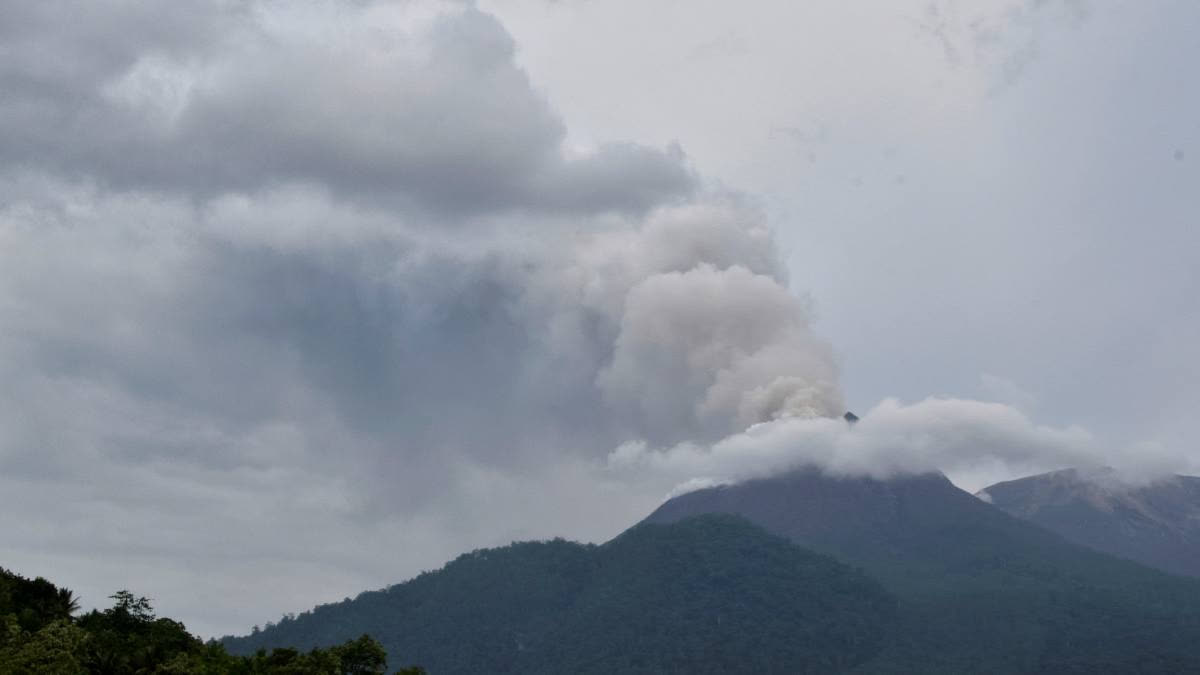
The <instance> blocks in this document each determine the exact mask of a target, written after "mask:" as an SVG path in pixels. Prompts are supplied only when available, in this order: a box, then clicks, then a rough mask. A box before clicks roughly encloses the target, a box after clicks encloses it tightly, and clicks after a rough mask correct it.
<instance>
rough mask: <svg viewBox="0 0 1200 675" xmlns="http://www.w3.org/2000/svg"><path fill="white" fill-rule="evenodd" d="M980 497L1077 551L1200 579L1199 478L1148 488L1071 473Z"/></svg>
mask: <svg viewBox="0 0 1200 675" xmlns="http://www.w3.org/2000/svg"><path fill="white" fill-rule="evenodd" d="M976 495H977V496H978V497H979V498H981V499H983V500H984V501H987V502H988V503H990V504H992V505H994V506H996V507H997V508H999V509H1002V510H1003V511H1005V512H1007V513H1009V514H1011V515H1013V516H1016V517H1018V518H1021V519H1024V520H1028V521H1030V522H1032V523H1036V524H1038V525H1040V526H1042V527H1044V528H1046V529H1048V530H1050V531H1052V532H1055V533H1057V534H1059V535H1061V536H1063V537H1064V538H1066V539H1068V540H1070V541H1073V542H1075V543H1077V544H1082V545H1084V546H1087V547H1089V548H1093V549H1095V550H1097V551H1102V552H1104V553H1108V554H1111V555H1115V556H1119V557H1121V558H1128V559H1129V560H1134V561H1137V562H1140V563H1142V564H1143V565H1148V566H1150V567H1155V568H1158V569H1161V570H1165V571H1167V572H1171V573H1174V574H1184V575H1187V576H1192V577H1200V478H1197V477H1195V476H1169V477H1165V478H1163V479H1161V480H1156V481H1154V482H1151V483H1147V484H1141V485H1130V484H1127V483H1124V482H1123V481H1122V480H1121V479H1120V478H1119V477H1118V476H1117V475H1116V474H1114V473H1113V472H1112V471H1111V470H1098V471H1081V470H1078V469H1065V470H1062V471H1054V472H1051V473H1044V474H1040V475H1037V476H1029V477H1027V478H1020V479H1017V480H1011V481H1005V482H1002V483H996V484H995V485H990V486H988V487H986V488H984V489H983V490H980V491H979V492H978V493H976Z"/></svg>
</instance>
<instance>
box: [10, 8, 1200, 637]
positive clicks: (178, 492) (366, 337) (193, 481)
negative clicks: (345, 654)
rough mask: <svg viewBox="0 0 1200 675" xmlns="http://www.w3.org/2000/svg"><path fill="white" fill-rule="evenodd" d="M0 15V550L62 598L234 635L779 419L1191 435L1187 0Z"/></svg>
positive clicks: (604, 534)
mask: <svg viewBox="0 0 1200 675" xmlns="http://www.w3.org/2000/svg"><path fill="white" fill-rule="evenodd" d="M747 5H749V6H747ZM0 15H2V16H4V17H5V20H4V21H3V22H0V377H3V381H4V383H5V386H4V387H3V389H2V390H0V528H2V529H0V531H3V532H4V533H5V537H4V539H5V543H4V545H3V547H0V553H2V554H3V555H2V557H3V559H2V560H0V565H3V566H5V567H8V568H11V569H13V570H15V571H17V572H20V573H23V574H27V575H42V576H45V577H47V578H50V579H51V580H53V581H55V582H56V583H59V584H62V585H65V586H67V587H69V588H72V589H73V590H75V591H77V592H79V593H80V594H81V595H82V600H83V604H84V606H85V607H91V606H97V605H100V606H103V605H104V604H105V603H106V596H107V595H109V594H111V593H113V592H115V591H116V590H118V589H122V588H129V589H131V590H133V591H135V592H136V593H138V594H143V595H147V596H149V597H150V598H151V599H152V601H153V602H154V604H155V607H156V609H157V610H158V611H159V612H160V613H162V614H163V615H166V616H171V617H173V618H176V619H179V620H181V621H183V622H184V623H185V624H186V625H187V626H188V627H189V629H191V630H193V631H195V632H197V633H199V634H201V635H204V636H215V635H222V634H228V633H243V632H246V631H248V630H249V628H250V627H251V626H252V625H254V624H260V625H261V624H263V623H265V622H266V621H268V620H273V619H277V618H278V617H279V616H280V615H282V614H283V613H285V612H299V611H303V610H305V609H308V608H310V607H312V606H313V605H314V604H317V603H322V602H331V601H338V600H341V599H342V598H343V597H347V596H354V595H355V594H357V593H358V592H360V591H362V590H367V589H374V588H379V587H382V586H384V585H387V584H390V583H395V582H399V581H403V580H404V579H407V578H410V577H411V576H413V575H414V574H416V573H418V572H420V571H422V570H427V569H435V568H437V567H438V566H440V565H441V564H442V563H444V562H445V561H447V560H449V559H451V558H453V557H454V556H456V555H458V554H459V553H462V552H465V551H469V550H471V549H474V548H478V547H485V546H495V545H503V544H505V543H508V542H510V541H512V540H514V539H529V538H545V537H551V536H566V537H568V538H572V539H578V540H587V541H604V540H606V539H607V538H609V537H611V536H613V535H615V534H616V533H618V532H620V531H621V530H622V529H624V528H625V527H628V526H629V525H631V524H633V523H634V522H636V521H637V520H638V519H639V518H641V517H642V516H644V515H645V514H647V513H648V512H649V511H650V510H652V509H653V508H654V507H655V506H656V505H657V504H658V503H660V502H661V501H662V499H664V498H665V497H666V496H667V495H668V494H673V493H677V492H679V491H681V490H687V489H691V488H694V487H696V486H700V485H711V484H713V483H718V482H722V481H728V480H738V479H742V478H748V477H754V476H761V475H769V474H771V473H774V472H777V471H782V470H786V469H788V468H791V467H793V466H796V465H799V464H804V463H815V464H817V465H819V466H822V467H824V468H825V469H826V470H828V471H831V472H835V473H845V474H856V475H857V474H867V475H872V476H877V477H887V476H889V475H893V474H895V473H897V472H911V471H929V470H942V471H945V472H946V473H947V474H948V475H949V476H950V477H951V479H952V480H954V481H955V482H956V483H957V484H958V485H960V486H961V487H963V488H964V489H968V490H977V489H979V488H981V487H984V486H986V485H988V484H989V483H991V482H993V481H996V480H1002V479H1008V478H1013V477H1017V476H1020V475H1026V474H1028V473H1033V472H1036V471H1042V470H1050V469H1056V468H1062V467H1065V466H1076V465H1086V464H1093V465H1111V466H1116V467H1118V468H1119V469H1121V470H1122V471H1123V472H1124V474H1125V475H1127V476H1128V477H1129V479H1130V480H1131V481H1144V480H1152V479H1153V478H1154V477H1157V476H1160V475H1164V474H1167V473H1170V472H1195V471H1200V467H1198V466H1197V457H1196V453H1195V444H1194V440H1193V439H1194V437H1195V434H1194V433H1193V428H1194V421H1193V418H1194V416H1193V415H1191V414H1190V413H1191V412H1192V411H1193V410H1195V409H1196V408H1197V406H1198V405H1200V365H1198V364H1200V311H1198V309H1200V303H1197V301H1196V294H1197V292H1198V291H1200V280H1198V275H1197V272H1196V263H1195V260H1196V251H1197V250H1200V227H1197V223H1196V222H1195V214H1196V213H1197V212H1198V209H1197V206H1200V204H1198V203H1197V202H1198V201H1200V189H1198V188H1200V92H1198V90H1197V88H1196V87H1195V86H1194V82H1193V80H1194V78H1191V77H1190V72H1191V65H1192V64H1194V63H1197V62H1200V43H1197V42H1196V41H1195V39H1194V35H1195V34H1196V31H1197V29H1198V28H1200V6H1196V5H1195V4H1194V3H1191V2H1183V1H1180V2H1170V1H1167V0H1151V1H1149V2H1117V1H1113V2H1103V3H1102V2H1091V1H1088V0H1058V1H1056V0H976V1H972V2H967V1H965V0H957V1H955V0H933V1H929V0H923V1H920V2H907V1H904V2H868V3H844V2H834V1H832V0H829V1H825V0H820V1H814V2H806V3H793V2H766V1H764V2H760V3H727V2H708V1H689V2H679V1H674V0H662V1H660V2H654V3H646V2H638V3H634V2H626V1H625V0H611V1H606V2H597V1H595V0H557V1H551V0H478V1H477V2H474V3H469V2H459V1H450V0H445V1H438V2H435V1H432V0H430V1H425V0H420V1H412V2H392V3H387V2H373V1H371V0H357V1H353V2H352V1H350V0H344V1H342V2H333V1H328V2H318V1H315V0H314V1H312V2H304V3H283V2H269V1H254V2H222V1H219V0H184V1H181V2H175V3H169V4H168V3H162V4H150V3H147V4H136V3H126V2H118V1H115V0H113V1H111V2H110V1H99V2H97V1H91V2H61V3H21V2H5V3H2V4H0ZM847 409H849V410H853V411H855V412H856V413H858V414H859V415H860V416H861V418H862V420H861V421H860V422H859V423H858V424H856V425H855V426H854V427H853V428H851V427H848V426H847V425H846V424H845V423H843V422H842V421H841V420H840V419H839V418H840V416H841V414H842V413H843V412H844V411H846V410H847Z"/></svg>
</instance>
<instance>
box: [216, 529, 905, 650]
mask: <svg viewBox="0 0 1200 675" xmlns="http://www.w3.org/2000/svg"><path fill="white" fill-rule="evenodd" d="M894 617H895V600H894V599H893V598H892V597H891V596H890V595H889V594H888V593H887V592H885V591H884V590H883V589H882V588H881V587H880V585H879V584H878V583H876V582H874V581H872V580H870V579H869V578H867V577H865V576H864V575H862V574H861V573H859V572H857V571H855V570H852V569H850V568H847V567H846V566H844V565H842V564H840V563H838V562H837V561H835V560H833V559H831V558H828V557H826V556H821V555H817V554H813V553H810V552H807V551H804V550H802V549H800V548H799V547H797V546H795V545H793V544H791V543H789V542H787V541H786V540H784V539H782V538H780V537H777V536H774V535H771V534H768V533H767V532H765V531H764V530H762V529H761V528H759V527H757V526H754V525H751V524H750V523H748V522H746V521H745V520H743V519H740V518H736V517H731V516H714V515H707V516H703V517H697V518H691V519H685V520H682V521H681V522H678V523H675V524H671V525H658V524H646V525H642V526H638V527H635V528H632V529H631V530H629V531H627V532H625V533H624V534H622V535H621V536H619V537H617V538H616V539H614V540H612V541H610V542H608V543H606V544H604V545H602V546H591V545H587V546H585V545H580V544H575V543H570V542H566V541H561V540H556V541H551V542H539V543H521V544H513V545H511V546H507V547H504V548H499V549H491V550H485V551H476V552H474V553H470V554H466V555H463V556H460V557H459V558H458V559H456V560H454V561H453V562H451V563H449V564H447V565H446V566H445V567H444V568H443V569H441V570H439V571H437V572H431V573H426V574H423V575H421V576H419V577H417V578H416V579H413V580H412V581H409V582H407V583H404V584H399V585H396V586H393V587H391V588H388V589H386V590H383V591H376V592H369V593H363V594H361V595H360V596H359V597H358V598H356V599H355V600H352V601H346V602H343V603H339V604H334V605H325V606H321V607H318V608H316V609H315V610H313V611H312V612H307V613H305V614H303V615H301V616H300V617H298V618H296V619H293V620H285V621H282V622H280V623H279V624H278V625H275V626H271V627H268V628H267V629H266V630H264V631H261V632H259V633H256V634H254V635H251V636H247V637H243V638H226V639H225V640H224V641H223V642H224V644H225V645H226V646H227V647H228V648H229V649H230V651H233V652H235V653H247V652H252V651H253V650H255V649H258V648H261V647H268V646H283V645H289V646H296V647H300V648H304V649H306V648H309V647H312V646H317V645H326V644H334V643H337V642H340V641H343V640H344V639H345V638H344V637H343V636H348V635H349V636H354V635H359V634H361V633H364V632H368V633H370V634H371V635H373V636H375V637H376V638H378V639H379V640H380V641H381V642H382V643H383V644H384V646H385V647H386V648H387V650H388V652H389V653H391V654H403V655H404V658H405V659H407V660H411V661H415V662H418V663H421V664H422V665H423V666H425V667H426V668H428V669H429V671H430V672H431V673H479V672H491V673H502V672H521V673H564V672H577V673H588V672H606V673H607V672H622V673H625V672H647V673H650V672H653V673H661V672H681V673H682V672H687V673H695V672H737V671H742V672H789V673H795V672H821V673H826V672H839V671H845V670H847V669H849V668H851V667H852V666H854V665H856V664H858V663H861V662H863V661H865V660H867V659H868V658H870V657H871V656H873V655H874V654H875V653H876V652H878V650H879V649H880V647H881V645H882V640H883V639H884V635H885V632H886V631H887V629H888V627H889V626H890V625H891V623H892V622H893V621H894Z"/></svg>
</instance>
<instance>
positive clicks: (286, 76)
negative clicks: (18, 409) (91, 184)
mask: <svg viewBox="0 0 1200 675" xmlns="http://www.w3.org/2000/svg"><path fill="white" fill-rule="evenodd" d="M83 4H84V5H86V6H88V7H90V5H88V3H83ZM317 7H320V6H317ZM278 9H279V8H278V7H274V6H270V5H266V4H263V3H258V4H254V5H251V6H249V7H245V6H240V5H236V4H223V3H216V2H213V3H199V2H198V3H194V4H192V5H189V6H188V8H187V11H183V10H177V11H173V12H164V11H163V10H162V8H155V7H154V6H149V5H147V6H136V8H132V7H129V6H125V5H122V7H121V8H120V11H112V12H108V11H106V9H105V8H96V7H92V8H91V9H84V10H82V11H84V12H85V13H87V14H89V15H90V13H91V12H96V13H98V14H101V15H103V19H102V20H99V19H98V20H97V21H96V22H95V23H94V24H93V25H91V26H90V28H88V29H87V30H86V31H85V32H84V33H83V34H82V35H75V34H72V33H70V32H65V33H64V32H63V31H61V30H59V27H60V26H61V25H63V24H70V25H74V24H75V23H76V22H77V21H78V19H77V18H76V17H72V20H71V21H70V22H67V21H65V19H66V15H67V14H69V12H67V11H65V10H64V11H62V12H61V13H54V14H52V13H49V12H47V11H42V12H31V11H26V10H20V11H19V12H18V13H19V14H20V16H19V17H18V19H19V21H18V23H20V24H21V26H22V29H23V30H22V34H23V35H24V36H25V37H24V38H23V39H21V40H14V41H11V42H9V43H8V48H7V50H6V51H7V52H8V53H7V54H6V56H7V57H8V58H7V59H6V62H7V65H6V67H4V68H3V70H0V89H2V90H4V91H5V92H6V95H5V96H4V98H3V102H2V103H0V128H3V137H4V138H5V142H4V143H3V144H2V145H0V155H2V156H3V157H4V159H5V161H6V163H7V164H9V165H10V166H12V165H18V166H26V167H41V168H44V169H48V170H51V171H55V172H61V173H64V174H66V175H73V176H85V177H88V178H89V179H92V180H95V181H97V182H98V183H100V184H102V185H105V186H109V187H111V188H115V189H124V190H142V189H150V190H161V191H168V192H175V193H180V194H185V195H196V196H200V197H205V198H207V197H211V196H215V195H219V194H222V193H225V192H231V191H232V192H254V191H257V190H259V189H262V188H264V187H271V186H278V185H281V184H287V183H296V182H299V183H316V184H319V185H324V186H327V187H329V188H330V189H332V190H333V191H334V192H336V193H338V194H341V195H344V196H346V197H349V198H354V199H361V198H368V199H370V200H372V201H376V202H386V203H390V204H398V205H405V204H408V205H415V206H420V207H424V208H426V209H430V210H432V211H433V212H434V213H436V214H455V215H458V216H470V215H472V214H479V213H486V212H494V211H496V210H497V209H515V210H531V211H541V210H551V211H559V210H560V211H565V212H592V211H608V210H617V211H640V210H645V209H648V208H650V207H652V206H653V205H655V204H657V203H659V202H661V201H662V200H663V199H667V198H672V197H683V196H686V195H687V194H688V193H689V192H690V191H691V190H692V189H693V180H694V179H693V177H692V175H691V173H690V171H689V170H688V169H687V168H686V166H685V164H684V159H683V157H682V155H681V154H679V153H677V152H666V151H659V150H653V149H650V148H645V147H637V146H629V145H613V146H606V147H602V148H600V149H599V150H597V151H596V152H594V153H592V154H590V155H584V156H581V157H578V158H572V159H567V158H566V157H564V155H563V152H562V149H561V147H560V146H561V144H562V141H563V138H564V128H563V125H562V123H561V121H560V120H559V119H558V118H557V116H556V115H555V114H554V113H553V111H551V109H550V108H549V106H548V105H547V103H546V102H545V100H544V99H543V98H542V96H541V95H540V94H539V93H538V92H536V91H535V90H534V89H533V87H532V86H531V84H530V82H529V80H528V77H527V76H526V75H525V73H524V72H523V71H521V70H520V69H519V68H518V67H517V66H516V65H515V63H514V61H513V43H512V39H511V38H510V37H509V35H508V34H507V33H506V32H505V31H504V29H503V28H502V27H501V26H500V25H499V23H497V22H496V20H495V19H494V18H493V17H491V16H489V15H487V14H484V13H482V12H479V11H478V10H475V9H472V8H470V7H466V8H461V7H460V8H451V9H447V10H446V11H445V12H444V13H443V14H441V15H440V16H439V17H438V18H436V19H435V20H433V21H432V25H430V26H428V27H424V28H422V27H420V26H418V27H416V28H411V27H407V26H405V25H404V24H403V21H402V20H401V19H400V18H396V17H391V16H383V17H380V16H377V15H376V14H374V13H372V12H371V11H370V10H371V9H372V8H371V7H370V6H365V7H359V8H353V7H343V8H340V9H339V8H334V7H332V6H330V7H326V8H325V9H324V10H320V9H314V8H312V7H310V8H308V9H309V10H310V11H313V12H315V13H316V16H314V17H302V18H303V19H304V20H307V21H325V22H329V23H330V24H332V25H334V26H336V27H337V29H336V31H326V32H323V33H322V34H321V36H320V37H319V38H318V37H317V36H314V35H311V34H308V33H306V32H304V31H299V30H295V29H294V27H293V26H292V24H289V23H288V22H286V21H283V22H279V21H275V22H272V21H268V20H266V19H265V18H264V16H265V14H266V13H268V12H270V11H276V10H278ZM161 14H169V18H163V17H160V15H161ZM301 14H303V12H301ZM160 18H162V20H161V21H160ZM190 19H194V21H195V25H194V26H191V25H189V24H188V20H190ZM388 19H391V20H392V23H393V24H397V25H393V26H389V25H388V24H387V23H386V21H387V20H388ZM297 20H300V19H297ZM414 21H415V20H414ZM150 27H153V29H150ZM185 28H187V29H188V30H186V31H185V30H184V29H185ZM130 35H132V36H135V37H134V38H133V39H127V36H130ZM143 35H149V36H151V37H149V38H146V37H143ZM55 45H58V46H61V47H62V49H56V48H54V46H55ZM43 64H48V65H43Z"/></svg>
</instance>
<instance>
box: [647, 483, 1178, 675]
mask: <svg viewBox="0 0 1200 675" xmlns="http://www.w3.org/2000/svg"><path fill="white" fill-rule="evenodd" d="M702 513H733V514H737V515H741V516H743V517H745V518H747V519H748V520H750V521H751V522H754V523H757V524H759V525H762V526H763V527H764V528H766V529H767V530H768V531H770V532H774V533H776V534H779V535H781V536H784V537H787V538H788V539H790V540H792V541H794V542H796V543H797V544H799V545H801V546H803V547H806V548H810V549H812V550H815V551H818V552H821V553H826V554H828V555H832V556H834V557H836V558H838V559H839V560H842V561H845V562H847V563H849V564H852V565H856V566H859V567H861V568H862V569H863V570H864V571H865V572H867V573H868V574H870V575H871V576H873V577H875V578H877V579H879V580H880V581H882V582H883V583H884V586H885V587H886V588H888V590H890V591H892V592H893V593H895V594H896V595H897V597H898V598H899V600H900V612H901V621H900V623H899V624H898V630H897V632H895V633H894V634H893V635H892V640H891V642H890V643H889V645H888V646H887V647H885V649H884V650H883V651H882V652H881V653H880V655H879V656H877V657H876V658H875V659H874V660H872V661H870V662H868V663H867V664H864V665H863V666H862V667H860V670H861V671H863V672H923V673H935V672H945V673H954V672H1019V673H1027V672H1046V673H1050V672H1200V584H1198V583H1197V582H1194V581H1192V580H1187V579H1181V578H1177V577H1172V576H1170V575H1167V574H1163V573H1161V572H1158V571H1156V570H1151V569H1149V568H1146V567H1143V566H1142V565H1139V564H1136V563H1133V562H1129V561H1124V560H1119V559H1117V558H1113V557H1110V556H1107V555H1103V554H1100V553H1097V552H1095V551H1092V550H1090V549H1087V548H1084V547H1082V546H1078V545H1076V544H1073V543H1070V542H1068V541H1066V540H1065V539H1063V538H1061V537H1059V536H1058V535H1056V534H1053V533H1051V532H1049V531H1047V530H1044V529H1042V528H1040V527H1037V526H1034V525H1031V524H1030V523H1027V522H1024V521H1022V520H1019V519H1017V518H1014V517H1012V516H1010V515H1008V514H1007V513H1004V512H1003V511H1001V510H999V509H997V508H995V507H993V506H990V505H988V504H986V503H984V502H983V501H981V500H979V499H977V498H975V497H973V496H972V495H970V494H968V493H966V492H964V491H962V490H960V489H958V488H957V487H955V486H954V485H953V484H952V483H951V482H950V481H949V480H948V479H946V477H945V476H943V475H941V474H934V473H930V474H919V475H902V476H897V477H895V478H892V479H889V480H877V479H873V478H866V477H839V476H831V475H827V474H825V473H823V472H821V471H819V470H817V469H812V468H807V469H800V470H797V471H793V472H790V473H785V474H782V475H778V476H773V477H770V478H764V479H758V480H751V481H747V482H744V483H740V484H733V485H724V486H718V487H712V488H706V489H702V490H697V491H695V492H691V493H687V494H683V495H680V496H677V497H675V498H673V499H670V500H668V501H667V502H666V503H664V504H663V505H662V506H660V507H659V508H658V509H657V510H656V511H655V512H654V513H652V514H651V515H650V516H648V517H647V518H646V521H645V522H657V523H669V522H673V521H675V520H678V519H681V518H687V517H691V516H695V515H697V514H702Z"/></svg>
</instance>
